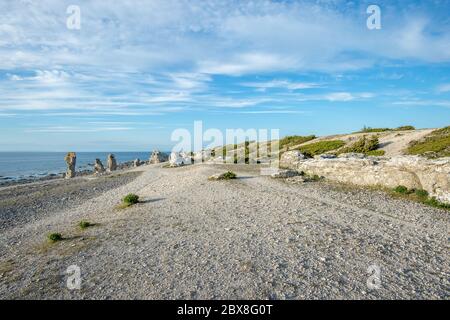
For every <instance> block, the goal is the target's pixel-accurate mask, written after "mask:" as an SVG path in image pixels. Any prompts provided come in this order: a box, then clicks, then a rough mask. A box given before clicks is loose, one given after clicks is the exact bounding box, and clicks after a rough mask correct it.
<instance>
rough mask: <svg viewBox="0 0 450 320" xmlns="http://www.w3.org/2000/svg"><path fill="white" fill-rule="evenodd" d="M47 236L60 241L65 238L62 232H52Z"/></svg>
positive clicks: (52, 240) (51, 239)
mask: <svg viewBox="0 0 450 320" xmlns="http://www.w3.org/2000/svg"><path fill="white" fill-rule="evenodd" d="M47 238H48V240H49V241H50V242H58V241H61V240H63V237H62V235H61V233H50V234H49V235H48V236H47Z"/></svg>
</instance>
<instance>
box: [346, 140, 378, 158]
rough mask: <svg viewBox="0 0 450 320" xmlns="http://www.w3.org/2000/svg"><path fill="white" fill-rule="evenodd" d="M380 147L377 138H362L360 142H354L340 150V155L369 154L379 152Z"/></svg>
mask: <svg viewBox="0 0 450 320" xmlns="http://www.w3.org/2000/svg"><path fill="white" fill-rule="evenodd" d="M378 146H379V140H378V137H377V136H372V137H370V138H367V137H366V136H362V137H361V138H360V139H359V140H358V141H356V142H354V143H353V144H351V145H350V146H347V147H345V148H342V149H340V150H339V153H349V152H355V153H364V154H368V153H369V152H371V151H374V150H377V149H378Z"/></svg>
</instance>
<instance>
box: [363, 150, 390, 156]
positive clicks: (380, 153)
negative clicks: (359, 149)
mask: <svg viewBox="0 0 450 320" xmlns="http://www.w3.org/2000/svg"><path fill="white" fill-rule="evenodd" d="M385 153H386V151H384V150H372V151H369V152H366V155H368V156H374V157H381V156H384V154H385Z"/></svg>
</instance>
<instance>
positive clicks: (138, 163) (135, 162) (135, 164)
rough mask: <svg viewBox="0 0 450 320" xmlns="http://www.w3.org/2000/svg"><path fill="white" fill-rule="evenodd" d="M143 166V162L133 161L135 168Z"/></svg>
mask: <svg viewBox="0 0 450 320" xmlns="http://www.w3.org/2000/svg"><path fill="white" fill-rule="evenodd" d="M140 165H141V160H140V159H139V158H138V159H136V160H134V161H133V167H135V168H136V167H139V166H140Z"/></svg>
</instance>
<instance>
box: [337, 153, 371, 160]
mask: <svg viewBox="0 0 450 320" xmlns="http://www.w3.org/2000/svg"><path fill="white" fill-rule="evenodd" d="M338 157H339V158H347V159H351V158H356V159H364V158H365V157H366V155H365V154H364V153H356V152H349V153H341V154H340V155H339V156H338Z"/></svg>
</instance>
